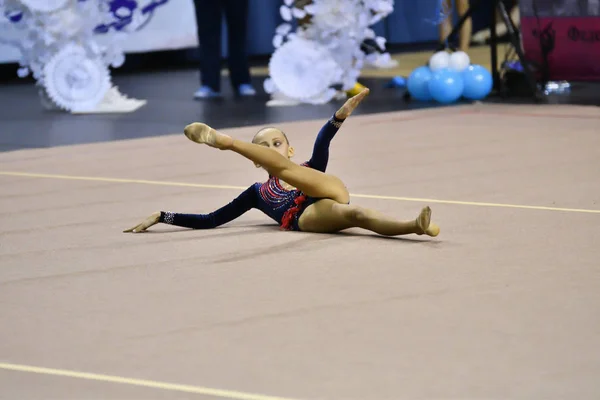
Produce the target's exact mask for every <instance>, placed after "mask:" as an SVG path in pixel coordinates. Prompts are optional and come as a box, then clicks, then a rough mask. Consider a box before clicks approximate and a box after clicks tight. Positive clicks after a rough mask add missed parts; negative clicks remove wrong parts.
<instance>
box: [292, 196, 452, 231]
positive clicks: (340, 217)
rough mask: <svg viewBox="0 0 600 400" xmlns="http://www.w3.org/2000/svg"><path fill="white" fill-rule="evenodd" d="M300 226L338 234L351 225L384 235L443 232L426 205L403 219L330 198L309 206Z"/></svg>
mask: <svg viewBox="0 0 600 400" xmlns="http://www.w3.org/2000/svg"><path fill="white" fill-rule="evenodd" d="M298 225H299V227H300V230H302V231H306V232H316V233H334V232H339V231H342V230H344V229H349V228H362V229H366V230H369V231H371V232H375V233H378V234H380V235H384V236H400V235H410V234H417V235H423V234H425V235H428V236H437V235H439V233H440V228H439V226H437V225H436V224H434V223H432V222H431V209H430V208H429V207H424V208H423V209H422V210H421V212H420V214H419V215H418V216H417V218H416V219H414V220H409V221H401V220H398V219H395V218H392V217H389V216H387V215H384V214H382V213H380V212H378V211H375V210H372V209H369V208H365V207H360V206H356V205H352V204H340V203H336V202H333V201H331V200H328V199H323V200H319V201H317V202H316V203H314V204H311V205H310V206H308V207H307V208H306V210H305V211H304V212H303V213H302V215H301V216H300V219H299V220H298Z"/></svg>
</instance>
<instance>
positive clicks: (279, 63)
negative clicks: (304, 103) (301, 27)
mask: <svg viewBox="0 0 600 400" xmlns="http://www.w3.org/2000/svg"><path fill="white" fill-rule="evenodd" d="M269 71H270V72H271V79H272V81H273V83H274V84H275V86H276V87H277V88H278V89H279V90H280V91H281V92H283V93H284V94H285V95H286V96H289V97H292V98H297V99H308V98H311V97H314V96H317V95H319V94H320V93H323V92H324V91H326V90H327V89H329V87H330V86H331V85H333V84H335V83H336V82H335V79H336V78H337V77H339V66H338V64H337V63H336V62H335V61H334V60H333V58H332V57H331V54H330V52H329V51H328V50H327V49H326V48H324V47H323V46H321V45H319V44H318V43H317V42H314V41H310V40H306V39H303V38H300V37H296V38H295V39H293V40H290V41H288V42H287V43H285V44H284V45H283V46H281V47H279V48H278V49H277V50H276V51H275V53H273V56H272V57H271V60H270V62H269Z"/></svg>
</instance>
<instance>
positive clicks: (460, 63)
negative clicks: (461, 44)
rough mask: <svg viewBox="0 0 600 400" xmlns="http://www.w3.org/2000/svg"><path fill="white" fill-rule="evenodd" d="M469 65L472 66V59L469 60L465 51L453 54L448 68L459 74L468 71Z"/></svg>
mask: <svg viewBox="0 0 600 400" xmlns="http://www.w3.org/2000/svg"><path fill="white" fill-rule="evenodd" d="M469 65H471V59H470V58H469V55H468V54H467V53H465V52H464V51H457V52H454V53H452V55H451V56H450V62H449V65H448V67H449V68H450V69H453V70H455V71H457V72H462V71H464V70H465V69H467V67H468V66H469Z"/></svg>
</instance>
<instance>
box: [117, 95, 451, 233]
mask: <svg viewBox="0 0 600 400" xmlns="http://www.w3.org/2000/svg"><path fill="white" fill-rule="evenodd" d="M368 93H369V89H364V90H363V91H362V92H360V93H359V94H357V95H356V96H354V97H352V98H350V99H348V100H347V101H346V102H345V103H344V105H343V106H342V107H341V108H340V109H339V110H338V111H337V112H336V113H335V114H334V115H333V116H332V117H331V118H330V119H329V120H328V121H327V122H326V123H325V125H324V126H323V127H322V128H321V130H320V131H319V133H318V135H317V138H316V141H315V143H314V147H313V153H312V157H311V158H310V160H309V161H307V162H305V163H303V164H300V165H299V164H296V163H294V162H293V161H291V160H290V158H291V157H292V156H293V154H294V149H293V148H292V147H291V146H290V143H289V141H288V138H287V136H286V135H285V133H283V132H282V131H281V130H279V129H276V128H264V129H261V130H260V131H258V132H257V133H256V135H255V136H254V138H253V139H252V142H251V143H248V142H243V141H240V140H237V139H234V138H232V137H231V136H228V135H226V134H223V133H221V132H218V131H216V130H215V129H213V128H211V127H210V126H208V125H206V124H202V123H198V122H195V123H192V124H190V125H188V126H186V127H185V129H184V133H185V135H186V136H187V137H188V139H190V140H191V141H193V142H196V143H200V144H206V145H208V146H210V147H214V148H217V149H220V150H230V151H234V152H236V153H238V154H240V155H242V156H244V157H246V158H248V159H249V160H251V161H252V162H254V164H255V165H256V167H262V168H263V169H265V170H266V171H267V172H268V174H269V179H268V180H267V181H266V182H264V183H255V184H253V185H252V186H250V187H249V188H248V189H246V190H245V191H244V192H242V193H241V194H240V195H239V196H238V197H237V198H235V199H234V200H233V201H231V202H230V203H229V204H227V205H225V206H223V207H221V208H219V209H218V210H216V211H213V212H211V213H208V214H184V213H176V212H169V211H158V212H155V213H153V214H152V215H150V216H149V217H148V218H146V219H145V220H144V221H142V222H141V223H139V224H137V225H135V226H134V227H132V228H130V229H127V230H126V231H124V232H134V233H136V232H144V231H145V230H147V229H148V228H149V227H151V226H153V225H155V224H158V223H165V224H170V225H176V226H181V227H186V228H192V229H211V228H216V227H218V226H220V225H223V224H225V223H227V222H230V221H232V220H234V219H236V218H238V217H239V216H241V215H242V214H244V213H245V212H247V211H249V210H251V209H253V208H254V209H258V210H260V211H262V212H263V213H265V214H266V215H268V216H269V217H271V218H272V219H273V220H275V221H276V222H277V223H278V224H279V225H280V226H281V228H282V229H283V230H291V231H303V232H316V233H334V232H339V231H341V230H344V229H349V228H354V227H357V228H363V229H367V230H369V231H372V232H375V233H378V234H381V235H385V236H398V235H408V234H417V235H423V234H426V235H429V236H437V235H438V234H439V232H440V228H439V227H438V226H437V225H435V224H433V223H431V222H430V220H431V209H430V208H429V207H425V208H423V209H422V210H421V213H420V214H419V216H418V217H417V218H416V219H415V220H411V221H399V220H396V219H394V218H390V217H388V216H385V215H382V214H380V213H379V212H377V211H374V210H371V209H368V208H364V207H359V206H356V205H352V204H350V194H349V193H348V190H347V189H346V187H345V186H344V183H343V182H342V181H341V180H340V179H339V178H338V177H336V176H333V175H330V174H327V173H325V169H326V168H327V163H328V161H329V144H330V142H331V140H332V139H333V137H334V136H335V134H336V133H337V131H338V130H339V129H340V127H341V126H342V123H343V122H344V120H345V119H346V118H348V116H350V114H351V113H352V111H353V110H354V109H355V108H356V106H358V104H359V103H360V102H361V101H362V100H363V99H364V97H365V96H366V95H367V94H368Z"/></svg>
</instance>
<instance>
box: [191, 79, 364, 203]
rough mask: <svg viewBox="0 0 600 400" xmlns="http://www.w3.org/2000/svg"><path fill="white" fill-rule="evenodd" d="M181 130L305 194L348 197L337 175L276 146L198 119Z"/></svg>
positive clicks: (346, 108) (350, 105)
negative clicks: (309, 165)
mask: <svg viewBox="0 0 600 400" xmlns="http://www.w3.org/2000/svg"><path fill="white" fill-rule="evenodd" d="M368 93H369V90H368V89H365V90H363V91H362V92H361V93H359V94H358V95H356V96H354V97H353V98H351V99H349V100H348V101H347V102H346V103H345V104H344V105H343V106H342V107H341V108H340V110H339V111H338V113H339V114H338V115H339V117H340V118H341V119H345V118H347V117H348V116H349V115H350V114H351V113H352V111H353V110H354V108H355V107H356V106H357V105H358V104H359V103H360V101H361V100H362V99H363V98H364V97H365V96H366V95H367V94H368ZM184 133H185V135H186V136H187V137H188V138H189V139H190V140H192V141H194V142H196V143H202V144H207V145H209V146H211V147H216V148H218V149H221V150H232V151H234V152H236V153H238V154H240V155H242V156H244V157H246V158H248V159H249V160H251V161H253V162H254V163H256V164H260V165H261V166H262V167H263V168H265V169H266V170H267V172H268V173H269V174H270V175H273V176H276V177H278V178H279V179H281V180H283V181H285V182H287V183H289V184H290V185H293V186H294V187H296V188H298V189H299V190H300V191H302V192H303V193H304V194H306V195H307V196H311V197H318V198H328V199H332V200H335V201H336V202H339V203H343V204H345V203H348V202H349V200H350V195H349V193H348V189H346V186H345V185H344V183H343V182H342V181H341V180H340V179H339V178H338V177H336V176H333V175H330V174H326V173H323V172H321V171H318V170H315V169H312V168H307V167H303V166H300V165H298V164H296V163H294V162H293V161H291V160H289V159H288V158H286V157H284V156H282V155H281V154H279V153H277V152H276V151H275V150H272V149H269V148H267V147H264V146H261V145H258V144H255V143H248V142H243V141H240V140H237V139H234V138H232V137H230V136H228V135H225V134H223V133H220V132H218V131H216V130H215V129H213V128H211V127H210V126H208V125H206V124H202V123H197V122H196V123H193V124H190V125H188V126H186V127H185V129H184Z"/></svg>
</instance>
